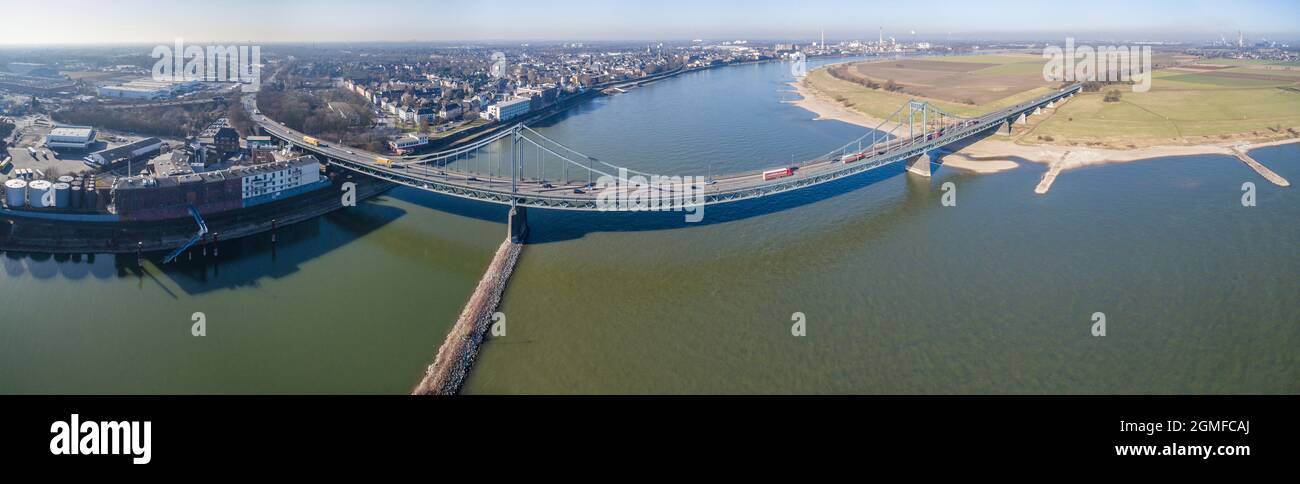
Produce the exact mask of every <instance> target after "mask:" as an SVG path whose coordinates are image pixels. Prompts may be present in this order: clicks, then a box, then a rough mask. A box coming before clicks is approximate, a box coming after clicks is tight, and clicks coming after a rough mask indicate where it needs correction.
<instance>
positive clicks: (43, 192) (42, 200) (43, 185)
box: [27, 180, 54, 208]
mask: <svg viewBox="0 0 1300 484" xmlns="http://www.w3.org/2000/svg"><path fill="white" fill-rule="evenodd" d="M53 185H54V184H53V183H50V182H49V181H48V180H36V181H33V182H31V183H28V184H27V205H28V206H30V207H32V208H46V207H49V206H52V205H54V203H53V202H54V198H53V197H50V196H48V195H47V194H49V193H51V192H50V190H51V189H52V188H53Z"/></svg>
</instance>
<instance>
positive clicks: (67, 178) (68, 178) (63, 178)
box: [59, 175, 74, 183]
mask: <svg viewBox="0 0 1300 484" xmlns="http://www.w3.org/2000/svg"><path fill="white" fill-rule="evenodd" d="M73 179H74V178H73V177H72V175H63V176H61V177H59V183H72V180H73Z"/></svg>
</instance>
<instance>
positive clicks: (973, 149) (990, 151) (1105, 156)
mask: <svg viewBox="0 0 1300 484" xmlns="http://www.w3.org/2000/svg"><path fill="white" fill-rule="evenodd" d="M790 85H791V86H793V87H794V89H795V92H796V93H798V94H799V95H800V96H801V97H802V98H803V99H801V100H798V101H790V103H791V104H794V105H796V106H798V107H800V108H803V109H805V110H807V111H810V112H812V113H813V114H815V115H816V116H817V118H816V119H831V120H836V121H841V122H845V123H850V124H854V125H857V126H861V127H864V128H870V129H876V128H877V127H878V126H881V125H882V123H883V120H881V119H878V118H874V117H872V116H869V115H867V114H864V113H862V112H860V111H858V110H855V109H853V108H851V107H849V106H845V105H844V104H843V103H840V102H839V101H836V100H835V99H832V98H830V97H828V96H827V95H826V94H824V93H822V92H820V91H818V90H816V89H815V88H813V87H812V86H810V85H808V83H807V82H805V81H797V82H793V83H791V84H790ZM1067 102H1069V101H1067ZM1053 112H1054V110H1048V113H1047V114H1046V115H1040V116H1050V115H1051V114H1052V113H1053ZM1032 118H1034V117H1031V122H1036V121H1039V120H1035V119H1032ZM1040 119H1041V118H1040ZM883 129H885V130H886V131H888V130H889V129H893V125H892V124H891V125H886V126H883ZM1019 134H1023V133H1019ZM997 136H998V135H993V136H990V137H988V138H985V139H982V140H979V141H977V142H975V143H972V144H970V145H967V146H965V147H963V148H961V149H960V150H957V151H955V152H952V153H949V154H948V155H946V156H945V157H944V158H943V164H944V165H945V166H949V167H953V168H958V169H962V170H967V171H971V172H975V173H997V172H1000V171H1006V170H1010V169H1014V168H1016V167H1017V166H1019V165H1020V163H1026V162H1029V163H1039V164H1043V165H1047V166H1048V171H1047V173H1045V174H1044V178H1043V180H1042V181H1041V182H1040V183H1039V185H1038V187H1037V188H1036V189H1035V192H1036V193H1040V194H1042V193H1047V191H1048V190H1049V189H1050V188H1051V184H1052V182H1053V181H1055V179H1056V178H1057V176H1059V175H1060V173H1061V172H1063V171H1068V170H1072V169H1076V168H1082V167H1085V166H1094V165H1102V164H1107V163H1126V162H1131V161H1137V160H1146V159H1152V158H1162V157H1169V156H1190V155H1207V154H1212V155H1223V156H1232V157H1238V152H1239V151H1240V152H1242V153H1248V152H1249V151H1250V150H1253V149H1256V148H1263V147H1268V146H1278V145H1283V144H1290V143H1297V142H1300V138H1295V139H1285V140H1271V141H1264V142H1258V143H1245V142H1241V141H1225V142H1221V143H1207V144H1199V145H1174V146H1148V147H1139V148H1131V149H1113V148H1097V147H1088V146H1066V145H1047V144H1022V143H1020V142H1018V141H1017V140H1015V139H1013V138H1011V137H1001V138H999V137H997ZM1243 161H1244V160H1243ZM1247 163H1248V164H1249V162H1247ZM1260 166H1261V167H1262V165H1260ZM1252 168H1254V166H1252ZM1255 169H1256V171H1257V172H1259V173H1260V174H1261V176H1264V177H1265V178H1266V179H1268V180H1269V181H1271V182H1273V183H1275V184H1278V185H1279V186H1288V185H1289V182H1287V181H1286V180H1285V179H1282V178H1281V177H1280V176H1277V175H1276V174H1272V175H1270V174H1271V173H1272V172H1271V171H1268V172H1265V171H1261V170H1259V169H1258V168H1255ZM1264 170H1267V168H1264Z"/></svg>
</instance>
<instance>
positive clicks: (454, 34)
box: [0, 0, 1300, 44]
mask: <svg viewBox="0 0 1300 484" xmlns="http://www.w3.org/2000/svg"><path fill="white" fill-rule="evenodd" d="M1063 5H1074V7H1073V8H1063ZM55 6H57V7H58V10H57V11H54V10H53V8H54V7H55ZM0 12H3V16H0V44H34V43H35V44H44V43H96V42H110V43H131V42H159V41H166V40H170V39H173V38H176V37H183V38H185V39H187V40H193V41H210V40H223V41H259V42H283V41H313V42H325V41H367V40H374V41H406V40H420V41H456V40H512V41H513V40H655V39H665V40H678V39H693V38H704V39H728V38H736V39H740V38H744V39H787V38H806V39H812V38H815V37H816V36H817V35H818V34H819V31H820V30H821V29H825V30H826V33H827V37H828V38H831V39H851V38H862V39H867V38H874V37H875V35H876V31H877V28H878V27H884V29H885V31H886V35H887V36H888V35H894V36H897V37H899V38H906V37H910V34H909V31H911V30H915V31H916V36H917V38H924V39H945V38H957V39H962V38H976V37H978V38H994V39H998V38H1000V39H1011V38H1051V39H1055V38H1060V37H1063V36H1065V35H1072V36H1075V37H1078V38H1095V39H1112V38H1122V39H1123V40H1143V39H1150V40H1156V39H1178V40H1201V39H1205V38H1217V37H1218V36H1219V34H1221V33H1222V34H1229V35H1230V36H1233V37H1235V35H1236V31H1237V30H1239V29H1240V30H1243V31H1245V32H1246V35H1247V37H1250V38H1259V37H1268V38H1274V39H1278V40H1297V39H1300V28H1298V27H1297V25H1300V2H1296V1H1293V0H1271V1H1265V0H1260V1H1232V0H1219V1H1200V0H1192V1H1149V2H1146V1H1139V0H1129V1H1115V0H1098V1H1090V2H1077V3H1074V4H1068V3H1061V2H1047V1H1021V0H982V1H969V2H952V1H940V0H936V1H931V2H899V1H896V0H895V1H889V2H878V1H867V0H859V1H846V0H822V1H808V2H801V1H796V0H786V1H768V0H748V1H732V0H718V1H711V0H692V1H684V0H653V1H594V0H553V1H545V0H534V1H515V0H477V1H428V0H426V1H415V0H371V1H358V0H349V1H339V0H317V1H308V0H219V1H212V0H203V1H187V0H170V1H159V0H112V1H104V0H60V1H58V2H54V3H48V2H39V1H34V0H0Z"/></svg>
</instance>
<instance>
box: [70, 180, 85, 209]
mask: <svg viewBox="0 0 1300 484" xmlns="http://www.w3.org/2000/svg"><path fill="white" fill-rule="evenodd" d="M69 190H71V192H70V193H69V195H71V198H72V200H71V202H70V206H71V207H72V208H73V210H81V208H82V207H84V206H86V204H85V202H86V199H85V198H83V197H82V191H81V185H72V188H70V189H69Z"/></svg>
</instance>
